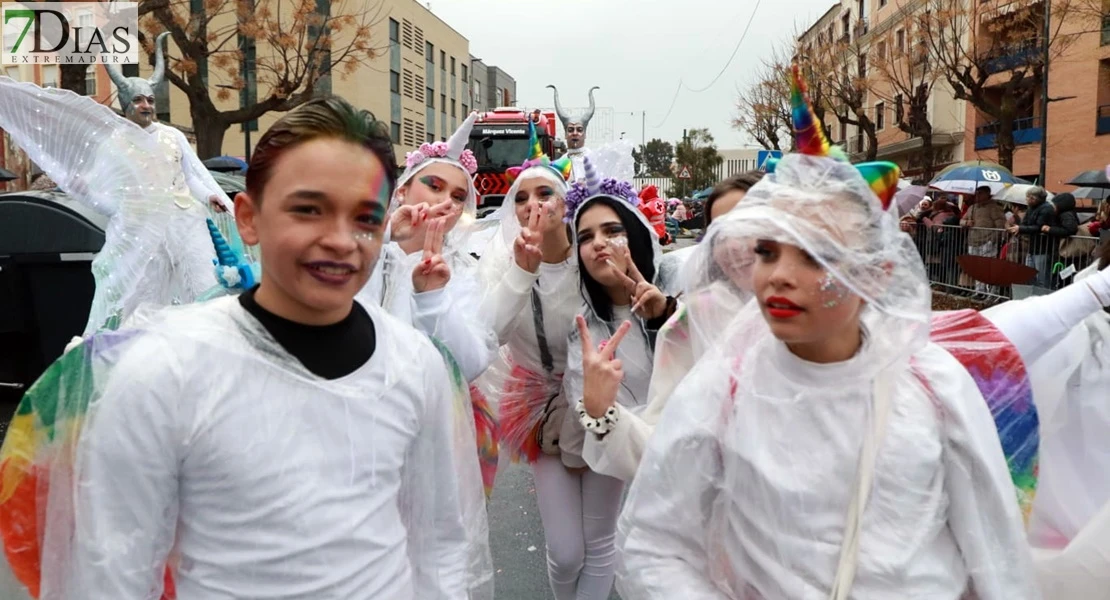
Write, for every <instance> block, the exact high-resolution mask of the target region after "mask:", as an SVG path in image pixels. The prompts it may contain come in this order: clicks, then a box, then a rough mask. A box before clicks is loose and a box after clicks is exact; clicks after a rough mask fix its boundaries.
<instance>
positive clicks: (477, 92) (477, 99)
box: [12, 77, 482, 104]
mask: <svg viewBox="0 0 1110 600" xmlns="http://www.w3.org/2000/svg"><path fill="white" fill-rule="evenodd" d="M12 79H15V78H14V77H13V78H12ZM473 84H474V87H473V88H472V89H473V90H474V104H481V103H482V82H481V81H478V80H477V79H475V80H474V81H473Z"/></svg>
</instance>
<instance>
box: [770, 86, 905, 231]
mask: <svg viewBox="0 0 1110 600" xmlns="http://www.w3.org/2000/svg"><path fill="white" fill-rule="evenodd" d="M790 114H791V119H792V120H793V122H794V123H793V127H794V145H795V146H797V148H798V152H799V153H800V154H807V155H809V156H824V157H828V158H833V159H836V160H840V161H844V162H848V155H847V154H845V153H844V151H843V150H841V149H840V148H839V147H837V146H834V145H832V144H831V143H830V142H829V138H827V137H826V136H825V128H824V126H823V125H822V124H821V120H820V119H818V118H817V114H816V113H814V112H813V104H812V102H811V101H810V98H809V88H808V87H807V86H806V82H805V78H803V77H802V73H801V69H799V68H798V65H796V64H795V65H793V66H792V67H791V78H790ZM777 162H778V160H776V159H770V160H768V161H767V166H766V171H767V172H768V173H773V172H774V171H775V164H776V163H777ZM855 167H856V169H857V170H858V171H859V172H860V175H862V176H863V178H864V180H866V181H867V184H868V186H870V188H871V191H872V192H874V193H875V196H876V197H878V198H879V202H881V203H882V205H883V210H888V209H889V208H890V205H891V201H893V200H894V194H895V193H897V192H898V178H899V177H901V175H902V170H901V169H900V168H899V167H898V165H896V164H894V163H892V162H866V163H859V164H857V165H855Z"/></svg>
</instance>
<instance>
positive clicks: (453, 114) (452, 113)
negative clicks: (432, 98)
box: [451, 100, 458, 119]
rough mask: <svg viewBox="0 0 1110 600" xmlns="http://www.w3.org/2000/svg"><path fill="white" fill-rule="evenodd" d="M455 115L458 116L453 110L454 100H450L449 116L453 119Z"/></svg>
mask: <svg viewBox="0 0 1110 600" xmlns="http://www.w3.org/2000/svg"><path fill="white" fill-rule="evenodd" d="M456 116H458V115H457V113H456V112H455V101H454V100H452V101H451V118H452V119H454V118H455V117H456Z"/></svg>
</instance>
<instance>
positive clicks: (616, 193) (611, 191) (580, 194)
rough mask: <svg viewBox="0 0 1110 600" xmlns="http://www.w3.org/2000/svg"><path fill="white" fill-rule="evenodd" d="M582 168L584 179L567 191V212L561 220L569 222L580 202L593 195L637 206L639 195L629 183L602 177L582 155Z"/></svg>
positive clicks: (580, 204) (587, 158)
mask: <svg viewBox="0 0 1110 600" xmlns="http://www.w3.org/2000/svg"><path fill="white" fill-rule="evenodd" d="M582 168H583V170H585V171H586V180H585V181H584V182H582V181H579V182H576V183H575V184H574V185H573V186H571V188H570V191H568V192H567V197H566V206H567V214H566V216H565V217H563V221H565V222H567V223H570V222H571V220H572V219H573V218H574V217H573V215H574V214H575V213H576V212H578V209H579V208H580V207H581V206H582V204H583V203H584V202H585V201H586V200H588V199H590V198H592V197H594V196H612V197H614V198H619V199H621V200H624V201H626V202H628V203H629V204H630V205H632V207H633V208H639V206H640V195H639V194H637V193H636V189H635V188H633V187H632V184H631V183H628V182H627V181H617V180H616V179H612V178H606V179H602V178H601V176H600V175H598V173H597V169H596V168H595V167H594V163H593V162H592V161H591V160H590V157H589V156H584V157H582Z"/></svg>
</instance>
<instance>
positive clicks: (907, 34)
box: [796, 0, 967, 178]
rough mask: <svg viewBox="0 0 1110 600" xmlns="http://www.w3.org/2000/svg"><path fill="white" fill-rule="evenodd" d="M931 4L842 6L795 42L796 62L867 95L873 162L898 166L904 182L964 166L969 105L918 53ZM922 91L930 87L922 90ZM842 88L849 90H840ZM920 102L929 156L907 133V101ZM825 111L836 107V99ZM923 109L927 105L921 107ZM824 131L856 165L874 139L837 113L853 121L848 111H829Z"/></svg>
mask: <svg viewBox="0 0 1110 600" xmlns="http://www.w3.org/2000/svg"><path fill="white" fill-rule="evenodd" d="M929 3H930V2H929V0H841V2H839V3H837V4H834V5H833V6H832V7H830V8H829V10H828V11H826V12H825V14H824V15H822V16H821V18H820V19H818V20H817V22H815V23H814V24H813V25H812V26H811V27H810V28H809V29H808V30H806V31H805V33H803V34H802V35H801V36H800V37H799V38H798V46H797V55H796V57H797V58H803V60H805V59H808V61H809V62H810V63H811V64H812V63H816V64H818V65H822V66H823V67H825V68H827V69H830V70H832V69H835V70H837V71H839V72H840V75H841V77H842V79H841V81H842V82H852V84H853V85H858V87H859V89H861V90H862V94H863V98H862V107H863V112H864V113H865V114H866V115H867V117H868V118H869V119H870V121H871V122H872V123H874V125H875V136H876V140H875V142H876V156H875V157H876V159H877V160H887V161H890V162H894V163H896V164H898V166H899V167H901V169H902V172H903V173H904V175H905V176H906V177H909V178H915V177H921V176H927V175H928V174H929V173H936V172H938V171H940V170H941V169H942V168H944V167H945V166H947V165H949V164H952V163H953V162H958V161H960V160H963V158H964V155H965V149H964V146H965V143H964V142H965V136H964V131H965V130H966V129H967V127H966V125H965V121H966V116H967V103H966V102H964V101H963V100H957V99H956V98H955V97H954V94H953V93H952V89H951V88H950V87H949V86H948V85H947V83H946V82H944V81H943V79H937V78H935V77H933V76H931V75H930V74H929V73H928V71H927V69H926V66H927V65H926V64H925V63H924V62H923V61H922V53H921V49H920V48H919V47H918V46H916V45H915V44H916V42H915V40H916V39H917V37H915V36H916V33H915V28H916V27H917V17H918V16H919V15H921V14H922V13H923V12H924V11H926V10H928V8H929ZM922 84H926V85H925V86H924V87H922ZM840 85H842V86H843V85H845V83H841V84H840ZM921 90H928V92H927V95H925V94H923V95H922V103H923V104H924V106H925V107H926V108H925V112H926V117H927V119H928V122H929V124H930V125H931V129H932V132H931V135H930V136H929V138H930V141H931V147H932V150H931V152H926V151H925V147H926V144H925V143H924V140H923V139H922V137H921V136H920V135H916V134H914V133H911V132H908V131H905V130H903V129H901V128H900V127H899V125H898V124H899V122H908V121H909V119H908V118H905V117H906V112H905V111H908V110H909V107H910V102H911V100H910V96H911V95H912V94H915V93H920V92H921ZM836 95H837V94H835V93H834V94H832V96H833V98H832V99H831V100H830V99H829V95H826V96H825V98H826V103H827V104H835V96H836ZM918 105H919V106H920V105H922V104H918ZM826 109H827V113H826V116H825V125H826V127H827V128H828V130H829V137H830V139H831V140H832V141H833V143H837V144H840V145H842V146H843V147H844V148H845V149H846V150H847V151H848V153H849V154H850V155H851V156H852V158H853V160H862V159H863V158H864V157H865V156H866V155H867V151H868V149H869V148H868V147H869V145H870V142H869V140H868V139H867V137H866V136H865V134H864V131H863V130H862V128H860V127H858V126H857V125H852V124H848V123H844V122H842V121H840V120H839V119H837V117H836V114H837V113H840V114H849V115H850V116H852V120H856V117H855V115H853V114H851V113H850V109H848V108H846V107H843V106H826Z"/></svg>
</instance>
